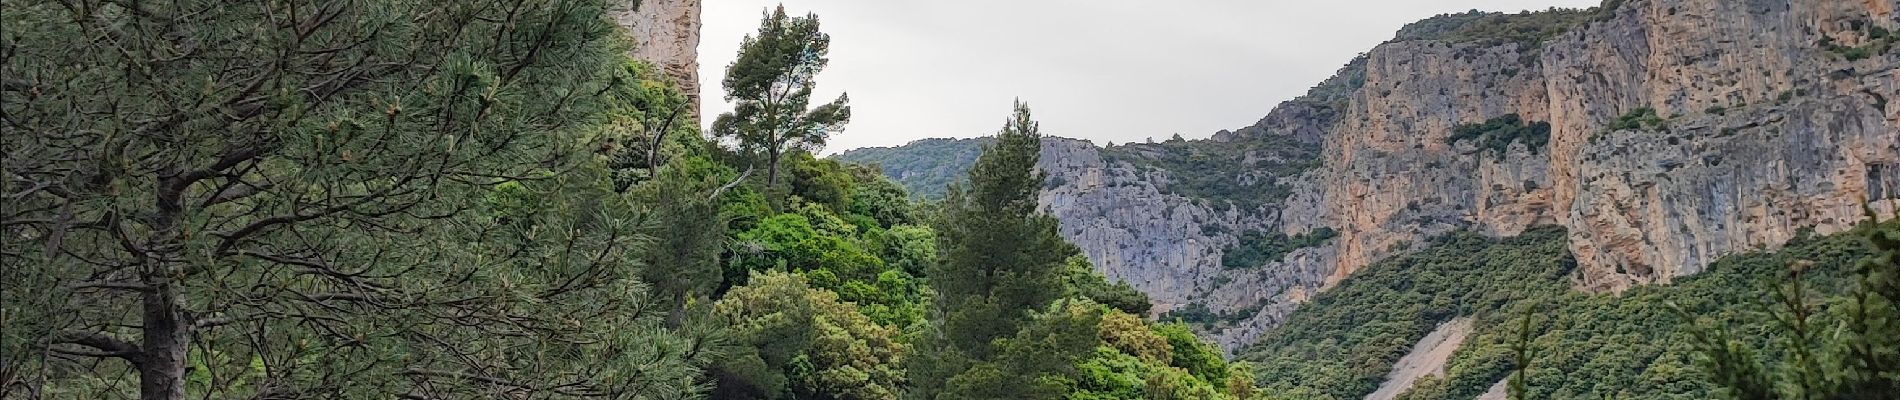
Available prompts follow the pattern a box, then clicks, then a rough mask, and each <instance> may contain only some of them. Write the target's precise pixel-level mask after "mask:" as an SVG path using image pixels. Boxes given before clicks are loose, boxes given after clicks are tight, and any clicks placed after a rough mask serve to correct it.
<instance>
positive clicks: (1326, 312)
mask: <svg viewBox="0 0 1900 400" xmlns="http://www.w3.org/2000/svg"><path fill="white" fill-rule="evenodd" d="M1889 224H1890V225H1891V223H1889ZM1564 237H1565V232H1564V231H1563V230H1562V229H1561V228H1556V227H1544V228H1538V229H1533V230H1531V231H1528V232H1526V233H1524V234H1523V235H1520V236H1517V237H1512V238H1505V239H1486V238H1483V237H1481V236H1479V235H1476V234H1471V233H1463V232H1460V233H1454V234H1451V235H1447V236H1443V237H1440V238H1437V239H1435V240H1434V241H1435V242H1436V243H1435V245H1433V246H1432V247H1431V248H1429V249H1426V250H1421V251H1419V252H1417V253H1413V254H1409V255H1405V256H1400V257H1395V258H1390V259H1387V260H1384V261H1381V262H1378V263H1376V264H1374V265H1372V266H1371V267H1369V268H1367V269H1366V270H1365V271H1362V272H1360V273H1359V274H1356V275H1354V276H1353V277H1352V278H1349V279H1347V280H1345V281H1343V282H1342V283H1341V284H1340V285H1339V287H1337V288H1335V289H1333V290H1331V291H1328V292H1326V293H1325V294H1322V295H1320V296H1318V297H1316V298H1315V299H1314V300H1313V301H1312V302H1311V303H1308V304H1307V305H1305V306H1304V307H1302V308H1300V309H1299V310H1298V311H1295V312H1294V313H1293V314H1292V315H1291V316H1290V317H1289V318H1288V319H1287V321H1286V323H1285V324H1284V325H1282V326H1280V327H1279V328H1277V329H1275V330H1272V331H1269V332H1267V333H1266V334H1265V335H1263V336H1262V337H1263V338H1264V339H1263V340H1262V341H1261V342H1260V343H1259V344H1258V345H1256V346H1254V347H1252V348H1249V349H1247V350H1245V351H1243V352H1242V353H1241V354H1240V356H1239V358H1241V359H1246V360H1251V361H1256V362H1258V363H1259V364H1258V367H1259V369H1258V371H1259V374H1260V379H1261V384H1262V386H1263V388H1265V389H1266V390H1267V391H1268V392H1269V393H1279V394H1281V395H1283V396H1292V397H1290V398H1317V399H1328V398H1330V399H1353V398H1360V397H1363V396H1364V395H1366V394H1367V393H1370V392H1372V391H1373V389H1375V388H1376V387H1377V386H1378V385H1379V383H1380V379H1381V378H1382V377H1383V376H1384V375H1385V374H1386V373H1387V371H1389V370H1390V369H1391V368H1392V364H1393V362H1394V361H1396V360H1398V359H1399V358H1400V357H1401V356H1403V355H1404V354H1405V353H1406V352H1407V350H1408V348H1409V347H1410V346H1412V344H1413V343H1415V342H1417V341H1418V340H1419V339H1420V338H1422V337H1424V336H1425V335H1426V333H1428V332H1430V331H1431V330H1432V328H1433V327H1434V326H1437V325H1438V324H1439V323H1441V322H1444V321H1448V320H1450V319H1453V318H1458V317H1461V316H1471V317H1474V318H1475V320H1476V324H1475V329H1474V332H1473V334H1472V336H1471V338H1470V339H1468V340H1467V341H1466V342H1465V344H1464V345H1463V347H1462V348H1460V349H1458V351H1457V352H1456V353H1455V354H1454V355H1453V356H1452V358H1451V361H1450V362H1449V363H1448V364H1447V366H1446V369H1447V371H1446V372H1447V373H1446V374H1445V375H1444V376H1441V377H1438V378H1426V379H1423V380H1421V381H1419V383H1418V384H1417V385H1415V386H1414V387H1413V389H1412V392H1411V393H1409V394H1408V395H1407V396H1409V397H1402V398H1412V399H1469V398H1473V397H1475V396H1477V395H1479V394H1481V393H1484V392H1485V391H1486V390H1487V389H1489V388H1491V386H1493V384H1495V383H1497V382H1499V381H1500V380H1501V379H1503V378H1505V377H1506V376H1507V375H1509V374H1510V370H1511V368H1512V365H1513V364H1512V361H1510V360H1511V357H1512V354H1513V353H1512V352H1511V351H1510V345H1511V343H1512V341H1513V339H1514V338H1515V337H1516V333H1517V331H1516V326H1518V323H1519V322H1520V320H1519V318H1522V317H1523V315H1524V314H1523V313H1524V312H1525V310H1529V312H1531V313H1533V320H1532V321H1533V325H1532V330H1533V337H1534V339H1533V341H1532V342H1531V343H1530V344H1531V346H1532V348H1533V349H1535V351H1536V353H1535V357H1534V358H1533V359H1532V362H1531V363H1530V371H1531V372H1530V375H1529V376H1530V379H1529V381H1528V382H1527V383H1528V385H1527V386H1528V389H1529V395H1530V398H1536V399H1602V398H1618V399H1625V398H1628V399H1705V398H1712V397H1715V396H1717V394H1718V392H1716V391H1714V384H1712V383H1709V381H1708V379H1707V377H1705V376H1704V374H1703V373H1702V372H1699V370H1698V369H1697V367H1696V361H1695V360H1696V358H1697V357H1698V356H1696V351H1695V347H1694V345H1695V343H1696V340H1695V339H1694V337H1693V333H1692V332H1694V331H1695V329H1692V326H1693V325H1691V324H1690V323H1689V322H1687V321H1685V319H1684V318H1682V317H1681V316H1679V315H1678V314H1677V313H1675V312H1674V311H1672V310H1671V308H1670V306H1669V305H1670V304H1674V305H1678V306H1680V307H1681V308H1682V309H1683V310H1684V311H1686V312H1687V313H1688V314H1690V315H1695V316H1698V318H1702V319H1704V321H1702V322H1703V323H1704V324H1713V325H1717V326H1728V327H1732V328H1733V330H1732V332H1733V333H1734V334H1735V335H1737V336H1738V339H1740V341H1741V342H1742V343H1744V344H1745V345H1747V346H1748V347H1749V348H1763V347H1764V345H1765V344H1767V343H1768V342H1769V341H1770V340H1775V339H1783V338H1782V337H1780V336H1778V335H1779V334H1776V333H1773V332H1778V331H1776V330H1773V329H1769V328H1767V327H1768V326H1771V325H1773V322H1772V320H1771V319H1770V318H1769V317H1768V316H1767V315H1765V314H1764V312H1765V310H1767V309H1768V308H1769V307H1768V306H1767V305H1768V304H1769V303H1770V302H1771V300H1772V293H1773V292H1774V290H1772V288H1773V287H1774V286H1773V285H1774V284H1776V283H1779V282H1782V281H1783V280H1785V279H1786V277H1787V276H1788V275H1789V271H1790V269H1789V268H1790V266H1791V265H1808V264H1807V263H1809V262H1811V263H1812V264H1811V265H1812V266H1811V267H1809V268H1808V272H1806V273H1805V274H1803V277H1802V279H1803V280H1804V281H1805V282H1807V283H1808V284H1809V285H1810V287H1812V288H1819V290H1817V291H1818V292H1821V293H1820V295H1825V294H1831V293H1839V292H1841V291H1842V290H1844V288H1845V287H1847V284H1848V280H1847V279H1845V277H1846V276H1848V275H1849V274H1850V273H1851V271H1852V270H1851V266H1852V265H1854V262H1855V261H1856V260H1859V259H1861V258H1863V257H1864V256H1866V255H1868V254H1869V248H1868V246H1867V244H1866V241H1865V239H1864V238H1863V237H1862V236H1861V235H1858V234H1854V233H1848V234H1840V235H1834V236H1827V237H1818V238H1805V239H1800V240H1796V241H1794V242H1792V243H1790V244H1789V245H1788V246H1787V247H1784V248H1782V249H1780V250H1778V251H1774V252H1754V253H1746V254H1740V255H1735V256H1730V257H1726V258H1723V259H1721V260H1719V261H1717V262H1715V263H1714V264H1713V265H1711V266H1710V268H1709V271H1707V272H1705V273H1703V274H1700V275H1696V276H1692V277H1688V278H1684V279H1681V280H1679V281H1677V282H1675V283H1674V284H1670V285H1653V286H1643V287H1637V288H1633V289H1630V290H1628V291H1626V292H1623V293H1620V294H1588V293H1583V292H1579V291H1575V290H1572V281H1573V279H1574V277H1573V275H1574V271H1573V270H1574V269H1575V266H1576V264H1575V261H1574V260H1573V259H1572V258H1571V256H1570V254H1569V252H1568V250H1567V249H1566V247H1565V244H1564ZM1816 298H1817V299H1818V298H1819V297H1818V295H1817V297H1816ZM1761 356H1763V358H1764V359H1765V360H1767V361H1769V362H1770V363H1774V362H1776V360H1781V359H1783V357H1782V355H1781V354H1777V353H1775V352H1765V353H1764V354H1761Z"/></svg>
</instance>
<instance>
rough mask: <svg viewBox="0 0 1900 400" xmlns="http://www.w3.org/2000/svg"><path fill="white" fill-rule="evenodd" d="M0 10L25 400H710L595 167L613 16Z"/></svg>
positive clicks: (613, 69)
mask: <svg viewBox="0 0 1900 400" xmlns="http://www.w3.org/2000/svg"><path fill="white" fill-rule="evenodd" d="M0 9H4V10H6V12H5V14H6V16H5V20H6V22H5V25H6V30H5V33H4V35H3V36H0V48H4V49H5V50H3V52H4V56H0V77H4V82H3V83H0V91H4V95H0V114H3V115H5V119H6V128H5V129H6V135H5V136H6V140H5V142H4V161H0V169H3V170H5V171H6V172H5V173H4V174H0V186H4V188H5V190H4V192H5V193H6V196H7V197H6V199H5V201H3V202H0V203H3V204H4V206H3V207H4V210H3V211H0V219H3V221H0V227H4V228H0V235H4V236H5V237H6V238H7V239H6V240H4V241H0V242H3V244H0V265H5V267H4V268H0V274H4V275H5V280H4V281H5V282H6V284H5V286H6V287H7V295H6V296H4V298H5V299H4V300H3V301H4V311H0V320H3V321H0V329H4V332H3V333H0V343H4V344H0V346H4V348H5V350H4V351H0V357H4V361H0V364H3V365H4V366H0V370H3V371H0V376H4V378H0V380H5V381H6V382H5V383H4V385H5V388H4V389H0V390H4V391H7V392H8V393H7V394H5V395H0V396H4V397H9V398H12V397H14V394H19V395H20V396H21V397H23V398H38V397H52V398H129V397H134V396H136V397H138V398H143V399H152V400H160V399H164V400H175V399H182V398H185V397H186V396H187V394H190V395H191V397H202V398H400V397H409V398H466V397H519V398H529V397H532V398H577V397H646V398H678V397H683V396H686V395H689V394H690V393H691V392H692V391H693V390H694V389H695V386H696V383H695V378H696V376H698V372H697V368H698V361H697V359H698V358H699V357H700V356H701V355H702V353H701V350H703V348H702V346H701V345H700V344H699V342H697V341H695V340H692V339H691V338H690V337H685V336H680V335H677V334H676V333H675V332H672V331H668V330H665V329H662V328H660V326H659V325H660V321H658V320H657V318H654V316H656V315H660V314H661V313H659V312H657V311H656V310H652V309H649V306H650V305H651V304H652V303H651V302H649V301H648V300H649V297H648V293H647V292H646V291H645V290H644V289H643V287H644V285H643V284H642V283H641V282H640V281H639V280H638V279H637V276H635V275H634V274H635V272H636V271H637V270H638V269H637V265H638V263H637V262H635V261H636V260H637V259H638V256H639V255H640V254H641V252H642V251H644V250H645V249H644V248H643V247H642V246H641V244H642V243H643V242H644V241H645V239H646V238H645V237H644V235H643V234H642V233H643V232H642V230H641V228H642V227H643V224H644V222H645V220H644V217H643V216H642V215H640V214H638V213H635V212H634V211H635V210H637V209H638V207H635V206H634V205H632V204H628V203H627V202H626V201H625V199H624V198H622V197H620V196H618V195H616V194H615V193H613V191H612V190H611V189H612V185H611V183H610V182H611V177H610V176H609V174H608V173H607V172H606V171H605V168H603V167H602V166H601V165H600V164H602V161H601V160H600V159H599V157H598V156H597V155H596V152H597V151H598V150H597V149H599V148H600V142H601V141H602V140H603V139H604V137H603V135H605V134H607V133H606V132H602V130H600V129H598V123H599V122H601V120H602V119H603V115H608V114H611V113H615V112H618V111H623V110H626V109H628V108H630V107H635V106H633V105H629V104H625V103H623V102H621V101H619V100H618V96H619V95H620V94H622V93H626V92H627V91H629V90H630V89H629V87H628V86H629V85H632V84H634V83H635V82H637V81H638V79H639V78H640V77H637V76H628V75H626V74H625V72H624V68H623V67H624V66H626V65H627V63H628V60H627V58H626V56H625V54H626V53H627V48H626V46H625V45H624V43H621V42H620V41H618V40H615V37H616V34H615V29H617V28H616V27H615V26H614V25H613V24H612V22H611V21H610V20H609V19H608V17H607V16H606V11H607V5H606V4H605V2H603V1H598V0H592V1H590V0H575V1H560V2H543V1H522V0H469V1H449V2H444V1H416V0H370V1H303V0H289V1H272V2H219V3H206V2H119V1H99V0H73V1H60V2H41V1H16V0H5V1H4V2H3V3H0ZM133 381H136V383H132V382H133Z"/></svg>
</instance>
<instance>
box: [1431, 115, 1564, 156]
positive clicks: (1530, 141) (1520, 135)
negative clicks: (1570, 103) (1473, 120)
mask: <svg viewBox="0 0 1900 400" xmlns="http://www.w3.org/2000/svg"><path fill="white" fill-rule="evenodd" d="M1464 141H1471V142H1472V143H1473V144H1474V145H1476V146H1478V149H1479V150H1488V151H1490V152H1491V153H1492V154H1493V155H1495V156H1496V157H1499V158H1503V157H1504V153H1505V152H1506V151H1507V150H1509V149H1510V148H1511V143H1514V142H1523V143H1524V147H1525V148H1526V149H1528V150H1530V152H1531V154H1538V153H1540V152H1542V151H1543V149H1544V146H1546V145H1548V144H1549V143H1550V123H1549V122H1543V121H1538V122H1532V123H1529V124H1526V123H1525V122H1524V120H1523V119H1522V118H1520V117H1518V116H1517V114H1505V115H1504V116H1500V117H1497V118H1492V119H1489V120H1486V121H1484V123H1482V124H1464V125H1459V126H1458V127H1457V128H1453V129H1452V131H1451V137H1448V138H1445V143H1451V144H1456V143H1458V142H1464Z"/></svg>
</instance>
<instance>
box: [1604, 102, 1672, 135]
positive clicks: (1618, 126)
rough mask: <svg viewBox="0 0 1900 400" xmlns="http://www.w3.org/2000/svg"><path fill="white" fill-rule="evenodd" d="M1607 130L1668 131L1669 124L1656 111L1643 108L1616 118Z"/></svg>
mask: <svg viewBox="0 0 1900 400" xmlns="http://www.w3.org/2000/svg"><path fill="white" fill-rule="evenodd" d="M1605 128H1606V129H1607V130H1608V131H1611V132H1615V131H1621V130H1631V129H1647V130H1668V129H1669V123H1668V122H1667V121H1664V120H1663V118H1662V117H1661V116H1658V115H1656V109H1654V108H1649V107H1642V108H1637V109H1635V110H1630V112H1627V113H1624V114H1623V116H1621V117H1616V120H1615V121H1610V125H1609V126H1607V127H1605Z"/></svg>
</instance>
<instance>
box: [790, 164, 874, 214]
mask: <svg viewBox="0 0 1900 400" xmlns="http://www.w3.org/2000/svg"><path fill="white" fill-rule="evenodd" d="M786 156H787V158H788V159H787V160H785V164H786V166H785V169H786V172H790V173H791V178H792V179H791V182H789V183H790V184H791V193H792V195H794V196H797V197H798V199H800V200H804V201H806V202H810V203H813V204H818V205H822V206H825V207H826V208H829V209H831V211H832V212H833V213H837V214H844V213H845V212H846V211H848V210H847V208H846V207H847V205H848V204H849V202H850V201H851V193H852V192H853V191H855V189H854V187H855V186H857V182H856V179H855V177H853V176H852V174H851V173H850V172H849V171H847V170H846V168H845V165H844V164H842V163H839V162H838V161H837V160H831V159H820V158H817V157H813V156H812V155H811V153H809V152H804V151H795V152H792V153H791V154H788V155H786Z"/></svg>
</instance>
